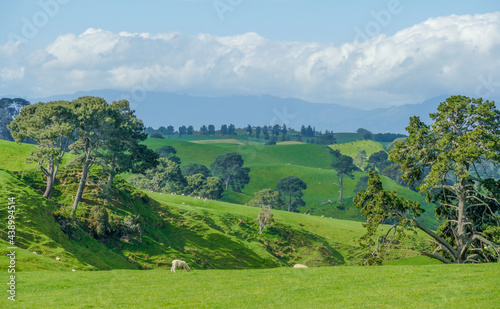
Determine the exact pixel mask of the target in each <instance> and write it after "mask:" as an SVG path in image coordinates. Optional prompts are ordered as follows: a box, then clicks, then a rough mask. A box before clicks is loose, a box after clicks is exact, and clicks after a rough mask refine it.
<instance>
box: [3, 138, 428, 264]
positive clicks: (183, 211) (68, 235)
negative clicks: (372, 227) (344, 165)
mask: <svg viewBox="0 0 500 309" xmlns="http://www.w3.org/2000/svg"><path fill="white" fill-rule="evenodd" d="M4 144H5V145H8V146H9V147H10V148H8V149H10V150H9V151H2V152H0V162H2V164H1V165H0V168H2V169H3V170H0V199H1V200H3V201H6V200H8V198H14V199H15V202H16V211H17V212H16V233H17V235H18V236H17V238H16V239H15V241H16V246H18V248H19V249H18V251H17V252H18V255H17V259H18V261H19V263H18V265H19V268H18V271H26V270H43V269H46V270H69V269H77V270H97V269H101V270H102V269H117V268H119V269H151V268H168V267H169V265H170V261H171V260H173V259H175V258H180V259H185V260H189V261H190V264H191V265H192V266H193V267H195V268H197V269H210V268H224V269H240V268H269V267H278V266H289V265H292V264H294V263H305V264H307V265H309V266H325V265H343V264H347V265H352V264H357V263H359V262H360V248H359V245H358V238H359V237H360V236H361V235H362V234H363V233H364V229H363V227H362V225H361V223H360V222H355V221H347V220H337V219H326V218H321V217H319V216H309V215H305V214H297V213H288V212H285V211H278V210H273V214H274V216H275V223H274V225H273V226H272V227H270V228H268V229H266V230H265V231H264V233H263V234H259V233H258V223H257V222H256V220H255V219H256V217H257V214H258V212H259V208H256V207H249V206H243V205H237V204H231V203H225V202H221V201H211V200H203V199H197V198H193V197H187V196H179V195H170V194H159V193H151V192H148V193H147V195H146V194H145V193H143V192H140V191H138V190H136V189H135V188H133V187H131V186H130V185H128V184H127V183H126V182H125V181H124V180H122V179H121V178H120V177H117V179H116V182H115V188H114V189H113V190H112V191H111V192H109V193H107V194H106V193H105V192H104V191H103V189H102V187H101V186H100V184H99V177H101V178H103V176H104V175H103V174H101V173H102V172H101V171H100V169H99V168H93V169H92V170H91V173H90V177H89V181H88V184H87V188H86V191H85V193H84V196H83V201H82V203H81V204H80V206H79V210H78V212H77V219H78V221H77V222H76V221H72V220H71V219H70V218H68V217H66V216H65V215H64V213H65V212H66V211H67V210H65V209H67V208H68V207H69V205H71V203H72V196H73V195H74V193H75V192H76V187H77V183H78V179H79V173H80V172H79V170H78V169H75V168H74V167H70V166H63V167H62V168H61V170H60V173H59V179H58V181H57V182H56V185H55V188H54V194H53V196H54V200H53V201H52V202H50V201H47V200H46V199H44V198H43V197H42V195H41V194H42V193H43V188H44V180H43V177H42V176H41V174H40V173H39V172H36V171H33V169H32V168H28V166H27V165H25V167H26V168H27V170H25V171H8V170H6V169H5V167H9V166H17V167H18V168H17V169H21V170H22V164H21V163H19V162H22V161H23V158H22V157H21V156H18V157H11V154H12V153H13V152H14V151H18V150H16V147H20V148H22V147H25V146H24V145H17V144H15V143H10V142H5V143H4ZM191 144H192V143H191ZM192 145H194V146H200V145H196V144H192ZM202 146H203V147H206V146H207V145H202ZM291 146H297V145H291ZM311 146H315V145H311ZM283 147H285V146H283ZM2 149H7V148H2ZM274 149H279V148H274ZM319 149H320V150H321V151H323V148H321V147H320V148H319ZM271 150H272V149H271ZM271 150H267V151H269V152H270V151H271ZM28 152H29V148H27V149H25V150H24V152H23V154H24V155H26V154H27V153H28ZM267 155H268V156H271V154H270V153H267ZM7 156H9V158H10V159H11V160H12V161H10V162H9V163H5V162H6V160H4V159H5V158H6V157H7ZM289 159H296V158H293V156H290V157H289ZM296 160H297V159H296ZM16 161H19V162H16ZM17 164H19V165H17ZM281 167H283V168H285V167H287V166H285V165H283V166H281ZM294 167H295V168H296V172H297V173H303V174H304V175H303V176H304V177H305V175H306V174H308V173H310V170H318V171H319V174H318V175H320V177H327V175H328V174H329V173H332V172H333V171H331V170H329V171H326V170H320V169H318V168H312V167H303V166H294ZM255 171H256V172H259V169H258V168H257V167H256V170H255ZM262 173H264V172H262ZM321 173H324V176H321V175H322V174H321ZM263 177H264V178H265V176H263ZM264 178H262V179H264ZM319 180H322V179H319ZM250 189H251V188H250ZM6 206H7V205H6V203H3V204H2V205H1V207H0V216H2V217H7V208H6ZM95 209H105V212H106V214H107V217H108V218H107V219H105V221H103V222H104V223H105V225H106V228H105V232H104V234H102V235H98V234H96V233H97V232H96V230H95V225H96V224H97V223H99V222H100V221H99V220H101V219H99V218H97V217H93V215H92V214H93V212H94V210H95ZM126 218H129V219H130V218H131V219H134V220H135V221H134V224H138V225H139V227H140V229H135V230H131V228H130V226H128V225H126V224H125V222H126ZM102 220H104V219H102ZM102 220H101V221H102ZM6 224H7V222H6V221H5V220H2V221H0V243H2V247H3V248H7V243H6V240H7V239H8V238H7V233H6V231H7V226H6ZM426 246H427V245H426V244H425V242H424V241H423V237H422V235H421V236H418V237H417V238H414V239H410V240H408V241H407V242H405V243H401V244H399V245H398V246H397V247H395V248H394V250H392V251H391V258H393V259H395V258H401V257H410V256H416V255H418V252H417V251H418V250H420V249H423V248H425V247H426ZM2 250H3V251H2V252H3V253H5V254H6V253H7V252H6V250H7V249H2ZM416 250H417V251H416ZM35 252H36V254H35ZM56 257H60V258H61V261H56V260H55V258H56ZM7 262H8V261H7V260H6V259H2V260H0V267H7V264H6V263H7Z"/></svg>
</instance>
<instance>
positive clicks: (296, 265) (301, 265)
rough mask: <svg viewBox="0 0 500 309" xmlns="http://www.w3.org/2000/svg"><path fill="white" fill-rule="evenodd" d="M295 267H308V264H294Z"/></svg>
mask: <svg viewBox="0 0 500 309" xmlns="http://www.w3.org/2000/svg"><path fill="white" fill-rule="evenodd" d="M293 268H307V266H306V265H303V264H295V265H293Z"/></svg>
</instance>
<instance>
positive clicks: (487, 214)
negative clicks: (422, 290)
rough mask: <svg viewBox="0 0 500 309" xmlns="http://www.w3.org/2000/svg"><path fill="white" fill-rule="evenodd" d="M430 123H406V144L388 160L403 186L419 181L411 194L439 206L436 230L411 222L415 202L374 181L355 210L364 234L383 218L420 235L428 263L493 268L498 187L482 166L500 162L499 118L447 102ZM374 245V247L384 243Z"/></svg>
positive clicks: (475, 104)
mask: <svg viewBox="0 0 500 309" xmlns="http://www.w3.org/2000/svg"><path fill="white" fill-rule="evenodd" d="M430 116H431V119H432V120H433V124H432V125H426V124H424V123H423V122H422V121H421V120H420V118H419V117H412V118H411V119H410V125H409V126H408V127H407V129H406V130H407V131H408V133H409V137H408V138H407V139H406V140H405V141H403V142H396V143H395V148H394V149H393V150H392V151H391V152H390V159H391V160H392V161H395V162H396V163H398V164H399V165H400V166H401V171H402V172H403V176H402V177H403V179H404V180H406V181H408V182H409V184H412V183H414V182H417V181H421V184H420V186H419V187H418V190H419V191H420V192H421V193H425V194H426V196H427V200H428V201H429V202H435V203H436V204H437V205H438V206H437V207H436V209H435V211H436V215H437V216H438V218H439V219H440V220H441V221H442V224H441V226H440V227H439V229H438V231H437V232H433V231H431V230H429V229H428V228H427V227H425V226H423V225H422V224H421V223H420V222H418V221H417V220H416V218H417V217H418V214H419V213H420V212H421V210H419V209H418V207H417V206H416V205H415V203H413V202H408V201H404V200H403V199H401V198H399V197H397V196H396V195H395V193H392V194H389V193H387V192H385V191H383V189H382V187H381V184H379V182H377V180H376V179H375V178H374V176H373V174H372V177H371V178H372V179H371V180H370V181H369V184H370V185H369V187H368V188H367V189H366V190H363V191H362V192H360V194H359V195H358V196H357V197H356V199H355V204H356V206H358V207H360V208H362V211H363V213H364V214H365V216H366V217H367V218H368V221H367V224H368V226H369V227H371V230H374V228H375V229H376V226H378V224H380V222H383V221H384V220H385V219H387V218H398V219H399V221H398V222H397V228H396V229H395V230H402V229H405V228H407V227H411V226H416V227H418V228H420V229H422V230H423V231H424V232H426V233H427V234H428V235H429V236H431V237H432V238H433V240H434V243H435V250H434V252H423V254H424V255H426V256H429V257H431V258H435V259H438V260H440V261H442V262H444V263H477V262H490V261H499V256H500V246H499V245H498V244H497V243H496V242H495V240H496V241H498V238H499V235H500V228H499V224H500V223H499V212H500V203H499V201H498V198H499V196H500V184H499V182H498V180H497V179H494V178H492V176H491V175H489V174H488V173H487V172H486V171H487V169H486V168H485V165H489V164H492V163H493V164H498V163H499V162H500V127H499V123H500V111H499V110H497V109H496V107H495V104H494V102H489V101H483V100H482V99H473V98H468V97H465V96H452V97H450V98H448V99H446V101H445V102H443V103H441V104H440V105H439V107H438V112H437V113H434V114H431V115H430ZM376 221H378V223H377V222H376ZM406 223H408V224H406ZM368 231H369V233H371V236H373V235H375V234H374V233H373V232H370V229H369V230H368ZM378 240H379V241H378V242H377V244H376V245H377V246H379V244H380V245H381V244H382V243H384V242H385V241H386V240H388V238H384V237H383V238H379V239H378ZM379 247H380V246H379Z"/></svg>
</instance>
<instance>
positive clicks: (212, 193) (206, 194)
mask: <svg viewBox="0 0 500 309" xmlns="http://www.w3.org/2000/svg"><path fill="white" fill-rule="evenodd" d="M186 181H187V186H186V188H185V190H184V191H185V192H186V193H187V194H190V195H194V196H199V197H203V198H209V199H212V200H218V199H220V198H221V197H222V192H224V189H223V188H222V180H220V178H217V177H206V176H205V175H203V174H194V175H191V176H186Z"/></svg>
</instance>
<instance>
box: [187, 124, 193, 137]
mask: <svg viewBox="0 0 500 309" xmlns="http://www.w3.org/2000/svg"><path fill="white" fill-rule="evenodd" d="M186 133H187V135H193V133H194V128H193V126H189V127H187V132H186Z"/></svg>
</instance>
